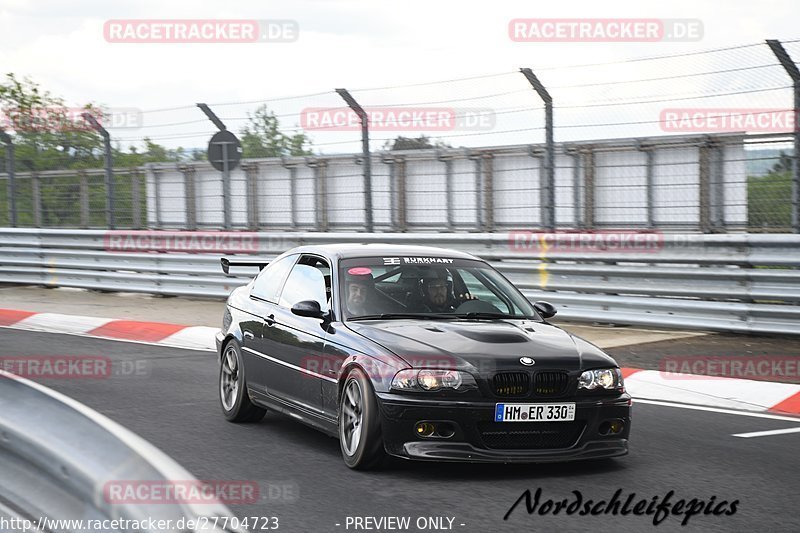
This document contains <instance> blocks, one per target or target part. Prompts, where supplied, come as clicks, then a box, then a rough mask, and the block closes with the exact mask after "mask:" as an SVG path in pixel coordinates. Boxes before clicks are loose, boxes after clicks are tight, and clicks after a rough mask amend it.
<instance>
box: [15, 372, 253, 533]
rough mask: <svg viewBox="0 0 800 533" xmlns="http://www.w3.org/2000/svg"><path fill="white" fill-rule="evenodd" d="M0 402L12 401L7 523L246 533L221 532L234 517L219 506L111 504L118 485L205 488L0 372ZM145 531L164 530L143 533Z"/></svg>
mask: <svg viewBox="0 0 800 533" xmlns="http://www.w3.org/2000/svg"><path fill="white" fill-rule="evenodd" d="M0 397H2V398H6V399H9V401H5V402H3V408H2V409H0V472H2V480H3V482H2V483H0V516H3V517H4V518H7V519H16V520H17V521H18V522H17V523H19V524H22V523H23V522H27V521H29V520H30V521H32V525H30V527H29V528H28V530H29V531H50V530H51V529H53V530H55V529H56V528H55V527H52V526H48V525H47V524H44V523H41V522H40V520H41V518H39V517H46V518H47V519H48V520H50V521H52V522H56V521H58V523H60V524H61V525H60V526H59V527H58V530H59V531H65V532H72V531H75V533H78V532H80V531H86V530H87V529H91V528H87V526H86V524H88V523H89V521H90V520H93V521H94V520H96V521H98V522H99V521H102V520H109V521H110V519H115V520H118V521H122V520H126V521H129V522H134V521H135V522H136V523H144V524H147V523H148V521H150V520H152V521H153V522H155V523H162V524H165V523H167V521H170V522H169V523H170V524H171V525H170V526H169V527H168V528H165V529H161V530H160V531H174V532H178V531H180V532H182V533H183V532H195V531H206V532H211V533H225V532H234V533H244V530H243V529H241V528H239V527H238V526H237V527H236V528H233V527H227V528H222V527H221V526H220V525H221V524H223V520H222V519H223V518H226V517H228V518H232V517H233V516H234V515H233V514H232V513H231V511H230V509H228V507H227V506H226V505H224V504H223V503H222V502H221V501H220V500H219V499H217V498H209V499H207V501H202V502H195V501H192V500H186V501H183V500H180V499H179V500H177V501H174V502H171V501H166V502H164V501H148V500H147V499H146V498H143V497H140V498H138V499H137V498H132V500H133V501H126V500H125V501H115V500H114V499H113V498H111V499H109V497H108V493H107V492H106V485H107V484H108V483H110V482H115V481H118V482H120V483H121V484H122V483H124V484H127V485H129V486H132V487H139V486H145V485H155V486H156V487H170V486H173V485H179V484H184V485H192V486H194V485H197V486H200V483H201V482H200V481H198V480H197V479H196V478H195V477H194V476H192V475H191V474H190V473H189V472H187V471H186V470H185V469H184V468H183V467H181V466H180V465H179V464H178V463H176V462H175V461H174V460H172V459H171V458H170V457H168V456H167V455H165V454H164V453H163V452H161V451H160V450H158V449H157V448H155V447H154V446H153V445H152V444H150V443H148V442H147V441H145V440H144V439H142V438H141V437H139V436H137V435H135V434H133V433H131V432H130V431H128V430H127V429H125V428H123V427H122V426H120V425H118V424H116V423H115V422H113V421H111V420H109V419H108V418H106V417H104V416H103V415H101V414H99V413H97V412H96V411H93V410H91V409H89V408H88V407H86V406H85V405H83V404H80V403H78V402H77V401H75V400H73V399H71V398H68V397H66V396H64V395H62V394H60V393H58V392H55V391H53V390H51V389H48V388H47V387H44V386H42V385H39V384H36V383H33V382H31V381H28V380H27V379H23V378H20V377H17V376H15V375H13V374H10V373H7V372H5V371H3V370H0ZM11 398H13V401H10V399H11ZM145 488H146V487H145ZM165 490H166V489H165ZM165 499H166V498H165ZM214 517H219V518H220V520H218V521H217V522H215V521H214V519H213V518H214ZM209 518H210V519H211V520H207V519H209ZM77 519H83V520H82V521H83V524H84V525H83V526H81V525H78V524H77V522H78V520H77ZM62 521H63V522H62ZM159 521H163V522H159ZM232 522H233V520H230V521H225V522H224V523H225V524H230V523H232ZM117 523H120V522H117ZM178 523H183V524H194V525H192V526H188V525H184V526H178V525H177V524H178ZM20 528H21V529H19V530H20V531H23V530H24V528H22V527H21V526H20ZM12 529H15V528H12ZM114 529H115V530H116V527H114ZM124 529H128V528H125V527H121V528H120V530H124ZM141 531H143V532H152V533H155V531H157V530H155V529H151V528H149V527H146V526H142V527H141Z"/></svg>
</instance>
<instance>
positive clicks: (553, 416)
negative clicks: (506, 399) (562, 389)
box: [494, 403, 575, 422]
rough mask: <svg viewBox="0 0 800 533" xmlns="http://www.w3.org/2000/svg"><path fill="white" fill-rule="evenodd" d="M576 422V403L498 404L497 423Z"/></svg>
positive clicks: (495, 416)
mask: <svg viewBox="0 0 800 533" xmlns="http://www.w3.org/2000/svg"><path fill="white" fill-rule="evenodd" d="M570 420H575V404H574V403H498V404H497V405H496V406H495V410H494V421H495V422H568V421H570Z"/></svg>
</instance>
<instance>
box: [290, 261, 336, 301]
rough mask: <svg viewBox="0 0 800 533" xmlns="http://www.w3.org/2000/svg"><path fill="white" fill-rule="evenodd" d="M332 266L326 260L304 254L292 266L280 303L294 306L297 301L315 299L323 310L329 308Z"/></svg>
mask: <svg viewBox="0 0 800 533" xmlns="http://www.w3.org/2000/svg"><path fill="white" fill-rule="evenodd" d="M329 280H330V268H329V267H328V263H327V262H325V261H324V260H322V259H320V258H318V257H314V256H303V257H301V258H300V261H298V262H297V264H296V265H295V266H294V268H292V271H291V273H290V274H289V277H288V278H287V280H286V284H285V285H284V286H283V291H282V292H281V296H280V299H279V301H278V305H280V306H281V307H287V308H289V307H292V306H293V305H294V304H296V303H297V302H302V301H305V300H314V301H316V302H319V306H320V308H321V309H322V310H323V311H327V310H328V299H329V298H330V292H329V290H328V288H329V287H330V281H329Z"/></svg>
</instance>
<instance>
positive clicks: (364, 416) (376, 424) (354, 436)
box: [339, 368, 386, 470]
mask: <svg viewBox="0 0 800 533" xmlns="http://www.w3.org/2000/svg"><path fill="white" fill-rule="evenodd" d="M339 445H340V448H341V450H342V458H343V459H344V463H345V464H346V465H347V466H349V467H350V468H352V469H354V470H369V469H371V468H377V467H378V466H380V464H381V463H382V462H383V460H384V458H385V457H386V451H385V450H384V448H383V436H382V435H381V425H380V416H379V413H378V400H377V399H376V398H375V393H374V392H373V390H372V384H371V383H370V381H369V379H368V378H367V376H366V374H364V371H363V370H361V369H360V368H354V369H353V370H351V371H350V373H349V374H348V375H347V377H346V378H345V381H344V387H342V395H341V398H340V399H339Z"/></svg>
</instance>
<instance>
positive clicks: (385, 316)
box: [347, 313, 458, 320]
mask: <svg viewBox="0 0 800 533" xmlns="http://www.w3.org/2000/svg"><path fill="white" fill-rule="evenodd" d="M392 318H417V319H425V318H430V319H436V320H441V319H448V318H458V316H457V315H453V314H445V313H383V314H380V315H361V316H354V317H353V318H348V319H347V320H386V319H392Z"/></svg>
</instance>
